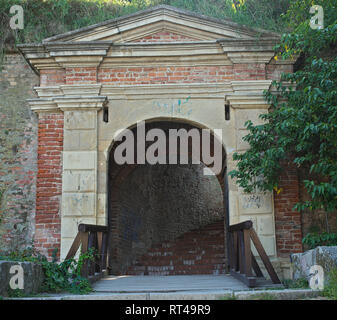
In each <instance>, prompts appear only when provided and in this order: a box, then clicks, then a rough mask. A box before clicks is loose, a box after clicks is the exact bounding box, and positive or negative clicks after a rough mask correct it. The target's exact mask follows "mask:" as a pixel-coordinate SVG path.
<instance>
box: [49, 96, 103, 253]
mask: <svg viewBox="0 0 337 320" xmlns="http://www.w3.org/2000/svg"><path fill="white" fill-rule="evenodd" d="M105 101H106V98H105V97H97V96H94V97H85V98H83V97H78V98H76V97H71V98H67V97H62V98H57V99H55V102H56V103H57V104H58V107H59V108H60V109H61V110H62V111H63V112H64V144H63V174H62V207H61V212H62V219H61V260H62V259H64V258H65V256H66V255H67V253H68V250H69V248H70V246H71V244H72V242H73V240H74V238H75V236H76V234H77V231H78V225H79V224H80V223H86V224H96V222H97V221H96V219H97V154H98V136H97V133H98V130H97V128H98V123H97V121H98V118H97V113H98V111H99V110H101V109H102V107H103V104H104V103H105Z"/></svg>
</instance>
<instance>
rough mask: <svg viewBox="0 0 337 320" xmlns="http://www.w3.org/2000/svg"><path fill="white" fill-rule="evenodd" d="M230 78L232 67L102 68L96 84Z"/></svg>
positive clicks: (186, 81)
mask: <svg viewBox="0 0 337 320" xmlns="http://www.w3.org/2000/svg"><path fill="white" fill-rule="evenodd" d="M232 78H233V68H232V66H217V67H214V66H195V67H184V66H182V67H153V68H145V67H144V68H111V69H108V68H102V69H100V70H99V72H98V82H100V83H103V84H114V85H132V84H133V85H137V84H165V83H203V82H206V83H214V82H224V81H226V80H229V79H232Z"/></svg>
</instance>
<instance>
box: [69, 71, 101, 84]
mask: <svg viewBox="0 0 337 320" xmlns="http://www.w3.org/2000/svg"><path fill="white" fill-rule="evenodd" d="M96 80H97V69H96V68H67V69H66V74H65V81H66V84H81V83H96Z"/></svg>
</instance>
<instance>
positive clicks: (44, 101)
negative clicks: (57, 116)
mask: <svg viewBox="0 0 337 320" xmlns="http://www.w3.org/2000/svg"><path fill="white" fill-rule="evenodd" d="M27 102H28V104H29V106H30V108H31V110H32V111H34V112H36V113H40V112H53V113H55V112H60V111H74V110H97V111H98V110H100V109H102V108H103V106H104V105H105V103H106V102H107V98H106V97H103V96H75V95H73V96H55V97H43V98H39V99H28V100H27Z"/></svg>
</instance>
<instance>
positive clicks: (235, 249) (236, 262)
mask: <svg viewBox="0 0 337 320" xmlns="http://www.w3.org/2000/svg"><path fill="white" fill-rule="evenodd" d="M233 239H234V242H233V243H234V245H233V254H234V260H233V261H234V270H235V271H239V250H238V233H237V232H236V231H234V232H233Z"/></svg>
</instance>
